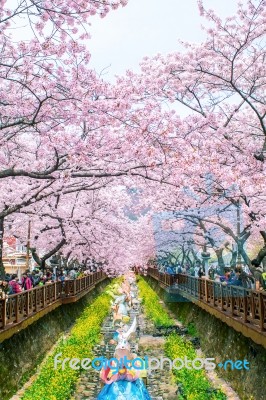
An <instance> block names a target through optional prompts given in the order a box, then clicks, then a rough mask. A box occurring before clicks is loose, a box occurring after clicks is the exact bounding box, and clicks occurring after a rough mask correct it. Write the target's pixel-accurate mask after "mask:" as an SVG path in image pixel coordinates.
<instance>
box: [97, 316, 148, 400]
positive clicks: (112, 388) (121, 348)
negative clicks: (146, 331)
mask: <svg viewBox="0 0 266 400" xmlns="http://www.w3.org/2000/svg"><path fill="white" fill-rule="evenodd" d="M136 327H137V320H136V317H135V318H134V321H133V323H132V326H131V327H130V328H129V329H128V327H127V326H125V325H124V326H123V327H121V328H120V329H118V330H117V334H116V341H117V342H118V343H117V346H116V348H115V353H114V357H115V358H114V359H112V360H110V363H108V364H109V365H108V366H105V367H104V368H102V370H101V372H100V377H101V379H102V381H103V382H104V383H105V386H104V387H103V389H102V390H101V392H100V393H99V395H98V397H97V400H151V397H150V395H149V392H148V390H147V389H146V387H145V385H144V383H143V380H142V379H141V378H140V375H141V373H142V372H143V370H144V368H145V367H144V360H141V359H140V358H137V355H136V354H134V353H131V351H130V344H129V343H128V339H129V337H130V335H132V334H133V333H134V332H135V330H136Z"/></svg>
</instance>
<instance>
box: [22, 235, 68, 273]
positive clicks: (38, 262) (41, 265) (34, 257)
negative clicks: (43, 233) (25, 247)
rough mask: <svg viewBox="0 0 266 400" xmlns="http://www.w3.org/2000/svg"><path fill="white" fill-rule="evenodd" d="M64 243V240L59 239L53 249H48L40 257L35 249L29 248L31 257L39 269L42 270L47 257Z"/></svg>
mask: <svg viewBox="0 0 266 400" xmlns="http://www.w3.org/2000/svg"><path fill="white" fill-rule="evenodd" d="M65 243H66V240H65V239H64V238H63V239H62V240H61V242H60V243H58V245H57V246H56V247H55V248H53V250H51V251H49V253H47V254H45V255H44V256H43V257H42V258H40V257H39V256H38V254H37V251H36V249H35V248H31V249H30V250H31V253H32V257H33V259H34V260H35V261H36V263H37V264H38V265H39V266H40V268H41V270H42V271H44V269H45V267H46V260H48V258H50V257H52V256H53V255H54V254H56V253H57V252H58V251H59V250H60V249H61V247H63V246H64V244H65Z"/></svg>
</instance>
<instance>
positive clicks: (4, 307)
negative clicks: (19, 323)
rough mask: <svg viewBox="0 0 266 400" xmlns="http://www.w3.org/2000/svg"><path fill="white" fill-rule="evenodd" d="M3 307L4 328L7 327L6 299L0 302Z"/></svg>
mask: <svg viewBox="0 0 266 400" xmlns="http://www.w3.org/2000/svg"><path fill="white" fill-rule="evenodd" d="M0 301H1V306H2V328H4V327H5V326H6V299H4V300H0Z"/></svg>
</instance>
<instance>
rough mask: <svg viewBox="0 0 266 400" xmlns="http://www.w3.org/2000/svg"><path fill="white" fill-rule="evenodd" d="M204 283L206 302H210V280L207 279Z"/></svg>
mask: <svg viewBox="0 0 266 400" xmlns="http://www.w3.org/2000/svg"><path fill="white" fill-rule="evenodd" d="M204 284H205V301H206V303H208V299H209V294H208V291H209V286H208V281H207V279H205V282H204Z"/></svg>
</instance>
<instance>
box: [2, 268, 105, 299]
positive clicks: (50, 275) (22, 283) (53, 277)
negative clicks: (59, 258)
mask: <svg viewBox="0 0 266 400" xmlns="http://www.w3.org/2000/svg"><path fill="white" fill-rule="evenodd" d="M100 268H101V267H95V266H93V267H89V268H87V269H82V268H80V267H73V268H72V269H68V270H67V269H57V270H56V272H54V271H52V269H50V268H47V269H45V270H44V271H42V270H40V269H37V268H36V269H34V270H33V271H30V270H26V271H25V272H24V273H23V274H22V275H21V278H19V277H18V275H17V274H13V275H10V274H6V276H5V278H4V279H2V280H0V299H5V298H7V297H8V295H12V294H17V293H21V292H23V291H25V290H30V289H32V288H34V287H36V286H43V285H47V284H49V283H53V282H64V281H66V280H71V279H77V278H82V277H84V276H87V275H90V274H93V273H95V272H97V271H98V270H100Z"/></svg>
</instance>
